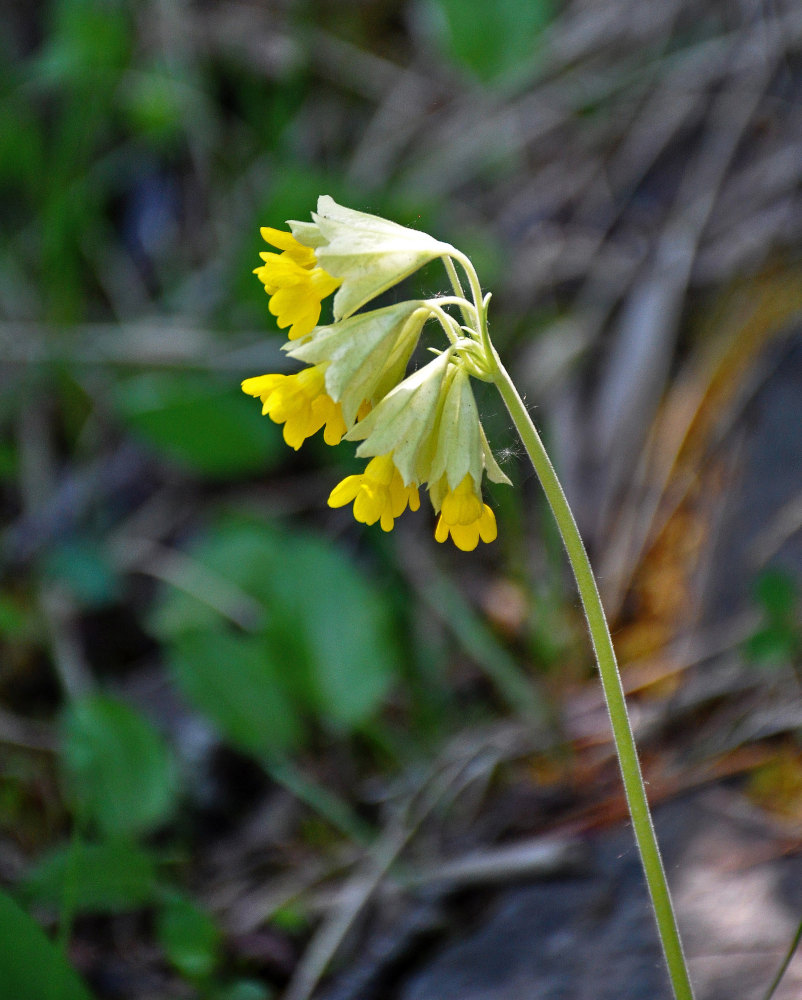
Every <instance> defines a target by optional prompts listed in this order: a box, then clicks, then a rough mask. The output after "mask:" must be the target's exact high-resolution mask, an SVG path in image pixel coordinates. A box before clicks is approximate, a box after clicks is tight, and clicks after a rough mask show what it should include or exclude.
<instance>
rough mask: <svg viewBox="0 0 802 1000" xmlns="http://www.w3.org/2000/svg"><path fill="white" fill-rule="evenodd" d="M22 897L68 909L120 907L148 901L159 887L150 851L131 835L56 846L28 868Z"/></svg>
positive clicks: (87, 910)
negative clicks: (130, 838) (120, 838)
mask: <svg viewBox="0 0 802 1000" xmlns="http://www.w3.org/2000/svg"><path fill="white" fill-rule="evenodd" d="M23 889H24V892H25V897H26V899H27V900H28V901H30V902H32V903H36V904H40V905H41V904H45V905H49V906H52V907H55V908H57V909H62V908H63V909H65V910H67V911H69V912H73V913H121V912H125V911H126V910H132V909H137V908H138V907H141V906H148V905H149V904H151V903H153V901H154V900H155V898H156V896H157V892H158V880H157V875H156V865H155V862H154V860H153V857H152V856H151V854H150V853H149V852H147V851H145V850H143V849H142V848H139V847H136V846H135V845H134V844H132V843H131V842H130V841H125V840H109V841H105V842H104V843H91V844H90V843H83V842H81V841H80V840H78V839H77V838H75V839H73V841H72V842H70V843H68V844H65V845H62V846H60V847H57V848H55V849H54V850H53V851H51V852H50V853H48V854H47V855H45V856H44V857H43V858H41V859H40V860H39V861H38V862H37V863H36V864H35V865H34V867H33V868H32V869H31V870H30V871H29V872H28V874H27V876H26V878H25V881H24V883H23Z"/></svg>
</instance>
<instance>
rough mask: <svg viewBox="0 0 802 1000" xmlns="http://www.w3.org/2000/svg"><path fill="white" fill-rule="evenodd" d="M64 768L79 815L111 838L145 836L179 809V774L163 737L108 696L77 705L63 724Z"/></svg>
mask: <svg viewBox="0 0 802 1000" xmlns="http://www.w3.org/2000/svg"><path fill="white" fill-rule="evenodd" d="M62 734H63V740H64V751H63V754H62V762H61V763H62V769H63V774H64V780H65V785H66V788H67V790H68V794H69V796H70V798H71V800H72V802H73V804H74V808H75V810H76V813H77V814H78V815H79V816H81V817H82V819H84V821H87V822H91V823H94V824H95V825H96V826H97V828H98V829H99V830H100V831H101V832H102V833H105V834H107V835H112V836H113V835H116V834H139V833H145V832H147V831H149V830H152V829H153V828H154V827H156V826H158V825H159V824H160V823H162V822H164V820H165V819H166V818H167V816H168V815H169V813H170V812H171V810H172V808H173V806H174V804H175V790H176V789H175V770H174V766H173V760H172V757H171V755H170V753H169V751H168V748H167V745H166V743H165V741H164V740H163V738H162V736H161V734H160V733H159V732H158V731H157V730H156V729H155V727H154V726H153V725H152V723H151V722H149V721H148V720H147V719H146V718H145V717H144V716H142V715H140V713H139V712H137V711H135V710H134V709H133V708H131V707H130V706H129V705H126V704H124V703H123V702H121V701H117V700H116V699H114V698H110V697H107V696H105V695H89V696H87V697H85V698H82V699H81V700H79V701H75V702H73V703H72V704H71V705H70V707H69V708H68V709H67V711H66V712H65V714H64V717H63V719H62Z"/></svg>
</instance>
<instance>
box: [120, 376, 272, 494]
mask: <svg viewBox="0 0 802 1000" xmlns="http://www.w3.org/2000/svg"><path fill="white" fill-rule="evenodd" d="M117 406H118V409H119V411H120V413H121V415H122V417H123V419H124V420H125V421H126V423H127V424H128V426H129V427H130V428H131V430H132V431H133V432H134V433H135V434H137V435H138V436H139V437H140V438H142V439H143V440H145V441H146V442H147V443H148V444H149V445H150V446H151V447H153V448H154V449H155V450H156V451H157V452H159V453H160V454H161V455H163V456H164V457H166V458H169V459H174V460H176V461H178V462H180V463H182V464H183V465H184V466H186V467H188V468H190V469H192V470H193V471H195V472H200V473H203V474H205V475H208V476H212V477H215V476H230V475H236V474H242V473H247V472H255V471H257V470H266V469H268V468H270V467H271V466H273V465H275V464H276V462H277V460H278V458H279V456H280V455H282V454H283V447H282V444H281V435H280V433H279V431H278V428H277V427H276V425H275V424H273V423H272V421H271V420H269V419H268V418H267V417H263V416H262V415H261V412H260V409H259V406H257V405H256V404H255V403H254V401H253V400H252V399H248V398H247V397H246V396H244V395H243V394H242V392H241V391H240V388H239V384H238V382H237V381H236V380H235V379H233V378H232V379H230V380H228V381H225V382H221V381H220V380H219V379H217V378H212V377H210V376H203V375H197V374H193V373H187V372H180V373H179V372H152V373H148V374H145V375H138V376H136V377H134V378H132V379H129V380H128V381H127V382H122V383H120V384H119V385H118V387H117Z"/></svg>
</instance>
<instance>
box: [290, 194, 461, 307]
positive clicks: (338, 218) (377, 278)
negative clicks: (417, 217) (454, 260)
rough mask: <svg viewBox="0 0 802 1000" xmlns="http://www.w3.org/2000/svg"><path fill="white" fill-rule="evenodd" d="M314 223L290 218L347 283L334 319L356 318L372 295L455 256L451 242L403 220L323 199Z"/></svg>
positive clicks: (304, 241) (325, 264) (299, 237)
mask: <svg viewBox="0 0 802 1000" xmlns="http://www.w3.org/2000/svg"><path fill="white" fill-rule="evenodd" d="M317 209H318V210H317V212H316V213H312V218H313V219H314V220H315V222H314V224H312V223H308V222H290V223H289V225H290V228H291V230H292V233H293V235H294V236H295V238H296V239H297V240H298V242H299V243H302V244H304V246H309V247H313V248H314V250H315V256H316V258H317V260H318V263H319V264H320V266H321V267H322V268H324V269H325V270H326V271H327V272H328V273H329V274H331V275H333V276H334V277H335V278H339V279H340V280H341V281H342V285H341V286H340V288H339V290H338V291H337V294H336V295H335V296H334V306H333V308H334V318H335V320H341V319H345V318H347V317H349V316H351V315H352V314H353V313H355V312H356V311H357V309H359V308H361V307H362V306H363V305H365V303H366V302H370V300H371V299H374V298H376V296H377V295H381V293H382V292H384V291H386V290H387V289H388V288H392V286H393V285H396V284H398V282H399V281H403V279H404V278H406V277H407V276H408V275H410V274H412V273H413V271H417V270H418V268H420V267H422V266H423V265H424V264H427V263H428V262H429V261H431V260H434V259H435V258H436V257H444V256H449V255H451V254H455V253H456V250H455V249H454V247H453V246H451V244H450V243H443V242H441V241H440V240H436V239H434V237H432V236H429V235H428V234H427V233H422V232H419V231H418V230H417V229H409V228H407V227H406V226H400V225H398V223H395V222H390V221H389V220H387V219H382V218H379V216H377V215H369V214H367V213H366V212H357V211H354V210H353V209H350V208H344V207H343V206H342V205H338V204H337V202H336V201H334V199H333V198H330V197H329V196H328V195H321V196H320V198H319V199H318V204H317Z"/></svg>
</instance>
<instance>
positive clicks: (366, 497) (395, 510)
mask: <svg viewBox="0 0 802 1000" xmlns="http://www.w3.org/2000/svg"><path fill="white" fill-rule="evenodd" d="M351 501H353V504H354V517H355V518H356V519H357V521H360V522H361V523H363V524H375V523H376V521H378V522H379V523H380V524H381V527H382V530H383V531H391V530H392V528H393V524H394V523H395V518H397V517H400V516H401V514H403V513H404V511H405V510H406V509H407V506H408V507H409V509H410V510H417V509H418V507H420V496H419V494H418V487H417V485H416V484H415V483H410V484H409V485H405V484H404V480H403V479H402V478H401V474H400V473H399V471H398V469H397V468H396V466H395V463H394V462H393V456H392V454H388V455H377V456H376V457H375V458H372V459H371V460H370V461H369V462H368V464H367V466H366V467H365V471H364V472H362V473H360V474H359V475H355V476H347V477H346V478H345V479H343V481H342V482H341V483H339V484H338V485H337V486H335V487H334V489H333V490H332V491H331V494H330V496H329V500H328V503H329V507H344V506H345V505H346V504H348V503H351Z"/></svg>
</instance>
